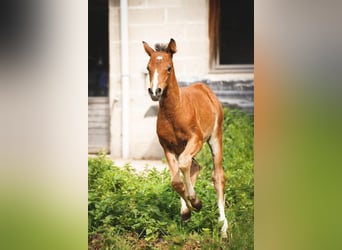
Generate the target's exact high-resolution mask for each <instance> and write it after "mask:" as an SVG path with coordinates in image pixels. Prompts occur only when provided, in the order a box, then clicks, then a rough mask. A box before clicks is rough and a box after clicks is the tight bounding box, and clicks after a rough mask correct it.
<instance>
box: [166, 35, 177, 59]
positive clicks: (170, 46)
mask: <svg viewBox="0 0 342 250" xmlns="http://www.w3.org/2000/svg"><path fill="white" fill-rule="evenodd" d="M166 52H167V53H170V54H171V56H172V55H173V54H174V53H176V52H177V47H176V42H175V40H173V39H172V38H171V39H170V42H169V44H168V45H167V48H166Z"/></svg>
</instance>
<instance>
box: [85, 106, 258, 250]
mask: <svg viewBox="0 0 342 250" xmlns="http://www.w3.org/2000/svg"><path fill="white" fill-rule="evenodd" d="M223 145H224V153H223V165H224V169H225V175H226V192H225V194H226V215H227V218H228V221H229V231H228V233H229V240H228V242H222V240H221V239H220V234H219V232H220V226H221V225H218V221H217V218H218V211H217V204H216V193H215V189H214V186H213V183H212V181H211V171H212V169H213V167H212V158H211V154H210V150H209V147H208V146H205V147H204V148H203V150H202V151H201V152H200V154H199V155H198V156H197V158H196V159H197V161H198V162H199V163H200V165H201V166H202V169H201V172H200V176H199V178H198V181H197V183H196V186H195V189H196V192H197V194H198V196H199V197H200V198H201V200H202V202H203V208H202V210H201V211H200V212H199V213H192V217H191V220H190V221H189V222H187V223H183V222H181V218H180V202H179V196H178V194H177V193H176V192H175V191H174V190H172V188H171V185H170V176H169V172H168V171H167V170H165V171H162V172H158V171H157V170H155V169H153V170H152V171H145V172H143V173H142V174H138V173H136V172H135V171H134V169H133V168H132V167H131V166H129V165H127V166H125V167H124V168H119V167H116V166H115V165H114V164H113V161H112V160H111V159H109V158H107V157H106V155H105V154H104V153H102V154H99V155H98V156H97V157H95V158H89V159H88V186H89V191H88V234H89V244H88V245H89V249H227V248H228V249H252V248H253V233H254V232H253V225H254V215H253V214H254V209H253V204H254V203H253V198H254V176H253V166H254V165H253V160H254V159H253V119H252V117H250V116H248V115H247V114H245V113H242V112H238V111H230V110H228V109H225V122H224V139H223Z"/></svg>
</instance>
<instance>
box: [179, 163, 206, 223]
mask: <svg viewBox="0 0 342 250" xmlns="http://www.w3.org/2000/svg"><path fill="white" fill-rule="evenodd" d="M200 168H201V167H200V165H199V164H198V162H197V161H196V160H195V159H192V163H191V169H190V178H191V183H192V186H193V187H194V186H195V183H196V180H197V177H198V175H199V171H200ZM180 200H181V216H182V220H183V221H187V220H189V219H190V217H191V210H190V209H189V208H188V206H187V205H186V202H185V200H184V199H183V198H180ZM198 211H199V210H198Z"/></svg>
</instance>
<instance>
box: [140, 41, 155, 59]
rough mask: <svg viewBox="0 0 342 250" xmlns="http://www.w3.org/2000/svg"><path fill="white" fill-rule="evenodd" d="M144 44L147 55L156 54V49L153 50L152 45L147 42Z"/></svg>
mask: <svg viewBox="0 0 342 250" xmlns="http://www.w3.org/2000/svg"><path fill="white" fill-rule="evenodd" d="M142 43H143V44H144V49H145V51H146V53H147V54H148V55H149V56H151V54H152V53H153V52H154V49H152V48H151V47H150V45H148V44H147V42H145V41H143V42H142Z"/></svg>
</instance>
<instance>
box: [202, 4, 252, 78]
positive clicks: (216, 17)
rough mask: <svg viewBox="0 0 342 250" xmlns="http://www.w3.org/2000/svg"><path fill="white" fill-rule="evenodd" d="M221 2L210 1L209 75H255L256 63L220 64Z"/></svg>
mask: <svg viewBox="0 0 342 250" xmlns="http://www.w3.org/2000/svg"><path fill="white" fill-rule="evenodd" d="M220 1H221V0H209V29H208V30H209V47H210V48H209V68H210V70H209V73H232V72H233V73H254V63H252V64H220V51H219V49H220V45H219V41H220V37H219V36H220V8H221V6H220Z"/></svg>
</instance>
